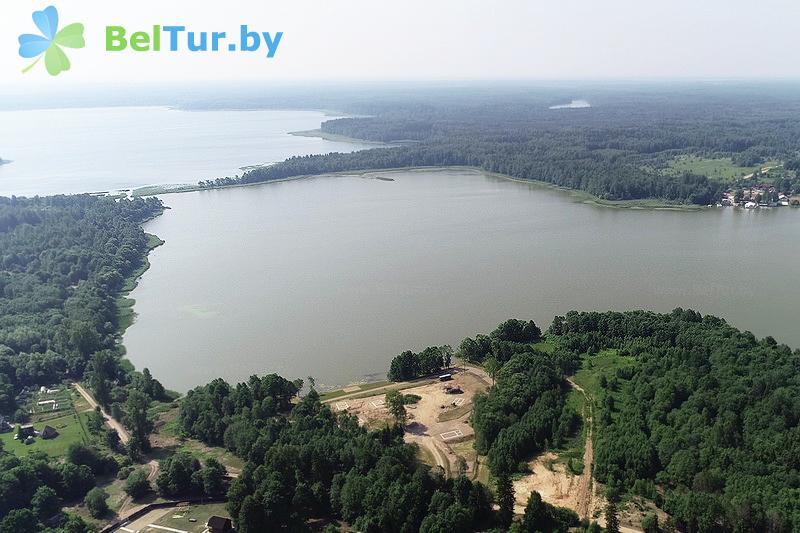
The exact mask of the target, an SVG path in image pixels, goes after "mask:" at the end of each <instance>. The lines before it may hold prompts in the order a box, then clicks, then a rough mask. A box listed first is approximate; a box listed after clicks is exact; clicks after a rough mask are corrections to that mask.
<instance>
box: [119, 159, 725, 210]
mask: <svg viewBox="0 0 800 533" xmlns="http://www.w3.org/2000/svg"><path fill="white" fill-rule="evenodd" d="M431 171H434V172H438V171H469V172H476V173H480V174H483V175H485V176H490V177H494V178H497V179H503V180H508V181H515V182H518V183H526V184H530V185H535V186H538V187H542V188H547V189H552V190H556V191H559V192H562V193H567V194H568V195H569V196H572V197H573V198H574V199H575V201H576V203H582V204H586V205H593V206H597V207H606V208H610V209H636V210H643V211H644V210H653V211H682V212H695V211H703V210H706V209H711V208H715V206H711V207H709V206H705V205H691V204H678V203H671V202H665V201H663V200H659V199H656V198H642V199H638V200H603V199H602V198H600V197H598V196H594V195H592V194H590V193H588V192H586V191H581V190H578V189H570V188H567V187H560V186H558V185H554V184H552V183H548V182H546V181H540V180H529V179H524V178H515V177H513V176H509V175H507V174H500V173H497V172H490V171H488V170H484V169H482V168H480V167H471V166H463V165H453V166H431V167H426V166H421V167H420V166H418V167H396V168H384V169H375V170H370V169H358V170H343V171H338V172H323V173H321V174H304V175H300V176H291V177H288V178H281V179H276V180H268V181H259V182H255V183H232V184H230V185H220V186H218V187H200V186H199V185H186V186H181V187H174V188H171V189H166V190H152V191H151V190H147V191H146V192H143V193H141V192H140V193H137V191H136V190H134V191H132V192H131V195H132V196H134V197H147V196H159V195H164V194H180V193H186V192H198V191H213V190H218V189H229V188H233V187H252V186H255V185H266V184H270V183H283V182H287V181H293V180H303V179H312V178H323V177H341V176H352V177H360V178H365V177H368V175H387V174H388V175H391V174H397V173H404V172H431ZM147 189H157V186H153V187H148V188H147Z"/></svg>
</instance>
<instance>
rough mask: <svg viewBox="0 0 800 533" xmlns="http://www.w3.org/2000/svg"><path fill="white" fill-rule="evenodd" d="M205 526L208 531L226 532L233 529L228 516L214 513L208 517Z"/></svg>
mask: <svg viewBox="0 0 800 533" xmlns="http://www.w3.org/2000/svg"><path fill="white" fill-rule="evenodd" d="M206 527H207V528H208V532H209V533H226V532H228V531H233V522H231V519H230V518H224V517H222V516H216V515H214V516H212V517H210V518H209V519H208V522H206Z"/></svg>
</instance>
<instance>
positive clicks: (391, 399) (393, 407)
mask: <svg viewBox="0 0 800 533" xmlns="http://www.w3.org/2000/svg"><path fill="white" fill-rule="evenodd" d="M384 401H385V402H386V406H387V408H388V409H389V413H390V414H391V415H392V417H393V418H394V421H395V423H396V424H397V425H398V426H404V425H405V423H406V418H407V416H408V414H407V413H406V406H405V401H404V400H403V394H402V393H401V392H399V391H396V390H392V391H389V392H387V393H386V397H385V400H384Z"/></svg>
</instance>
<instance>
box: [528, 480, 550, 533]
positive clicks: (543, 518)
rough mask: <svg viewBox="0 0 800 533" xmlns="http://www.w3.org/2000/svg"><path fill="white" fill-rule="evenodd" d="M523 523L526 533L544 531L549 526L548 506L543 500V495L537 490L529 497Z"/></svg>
mask: <svg viewBox="0 0 800 533" xmlns="http://www.w3.org/2000/svg"><path fill="white" fill-rule="evenodd" d="M521 525H522V531H524V532H526V533H534V532H536V531H544V530H545V528H546V527H549V524H548V516H547V508H546V506H545V503H544V502H543V501H542V496H541V495H540V494H539V493H538V492H536V491H535V490H534V491H533V492H531V495H530V496H529V497H528V504H527V505H526V506H525V514H524V515H523V517H522V524H521Z"/></svg>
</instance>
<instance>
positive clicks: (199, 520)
mask: <svg viewBox="0 0 800 533" xmlns="http://www.w3.org/2000/svg"><path fill="white" fill-rule="evenodd" d="M213 515H217V516H222V517H230V514H228V511H227V510H225V504H224V503H209V504H205V505H188V506H182V507H175V508H172V509H167V513H165V514H163V515H162V516H161V517H160V518H159V519H158V520H156V521H155V522H153V524H155V525H156V526H161V527H152V526H145V527H143V528H142V529H140V530H139V531H140V532H142V533H144V532H148V533H163V532H164V531H172V532H173V533H175V532H177V531H182V532H186V533H203V531H205V530H206V522H208V518H209V517H210V516H213ZM165 527H166V528H170V529H166V530H165V529H162V528H165Z"/></svg>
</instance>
